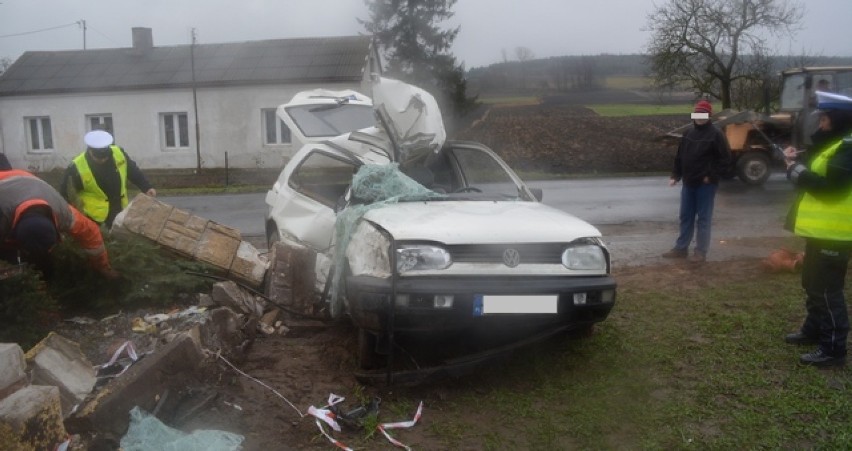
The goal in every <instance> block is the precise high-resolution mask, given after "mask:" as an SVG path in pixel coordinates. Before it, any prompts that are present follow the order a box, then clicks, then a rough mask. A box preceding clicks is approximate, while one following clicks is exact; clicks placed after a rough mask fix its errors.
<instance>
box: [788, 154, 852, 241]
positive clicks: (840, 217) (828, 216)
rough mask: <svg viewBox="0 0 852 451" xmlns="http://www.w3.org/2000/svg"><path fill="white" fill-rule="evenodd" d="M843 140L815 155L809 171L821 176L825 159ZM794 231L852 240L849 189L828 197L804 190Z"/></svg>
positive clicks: (824, 171) (826, 165)
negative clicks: (817, 195) (843, 192)
mask: <svg viewBox="0 0 852 451" xmlns="http://www.w3.org/2000/svg"><path fill="white" fill-rule="evenodd" d="M846 140H849V138H846ZM846 140H843V139H841V140H840V141H838V142H837V143H836V144H834V145H832V146H831V147H829V148H827V149H825V151H823V152H822V153H821V154H819V155H817V156H816V157H815V158H814V160H813V162H811V168H810V169H811V171H813V172H814V173H816V174H819V175H821V176H823V177H824V176H825V174H826V171H827V170H828V161H829V160H830V159H831V157H833V156H834V154H835V153H837V149H839V148H840V146H841V145H843V144H844V141H846ZM847 145H848V142H847ZM795 233H796V235H799V236H803V237H807V238H818V239H823V240H833V241H852V190H850V191H849V192H847V193H846V194H839V195H837V196H832V197H831V198H828V199H827V198H826V197H825V196H820V197H816V196H814V195H812V194H809V193H805V194H804V196H803V197H802V200H801V202H799V209H798V211H797V213H796V228H795Z"/></svg>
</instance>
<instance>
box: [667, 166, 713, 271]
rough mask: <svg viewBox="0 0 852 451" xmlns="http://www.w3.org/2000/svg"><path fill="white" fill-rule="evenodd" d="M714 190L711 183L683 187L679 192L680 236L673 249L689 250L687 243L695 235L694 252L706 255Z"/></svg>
mask: <svg viewBox="0 0 852 451" xmlns="http://www.w3.org/2000/svg"><path fill="white" fill-rule="evenodd" d="M716 188H717V186H716V185H715V184H712V183H702V184H701V185H698V186H687V185H683V187H682V188H681V190H680V234H679V235H678V237H677V241H676V242H675V246H674V247H675V249H681V250H687V249H689V243H691V242H692V236H693V234H695V235H696V237H695V252H699V253H701V254H703V255H707V250H708V249H709V248H710V223H711V222H712V220H713V201H714V200H715V199H716Z"/></svg>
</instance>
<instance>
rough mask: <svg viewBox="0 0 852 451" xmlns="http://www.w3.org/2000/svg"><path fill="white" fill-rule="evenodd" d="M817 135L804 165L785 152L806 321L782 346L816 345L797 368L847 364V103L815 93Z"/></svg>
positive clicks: (851, 204)
mask: <svg viewBox="0 0 852 451" xmlns="http://www.w3.org/2000/svg"><path fill="white" fill-rule="evenodd" d="M817 102H818V103H817V108H818V111H820V118H819V130H818V131H817V132H816V133H814V134H813V136H812V140H813V144H814V145H813V148H812V149H811V151H810V152H808V153H809V155H807V157H806V158H805V163H801V162H798V161H796V160H797V158H800V157H801V156H797V154H798V152H797V151H796V149H793V148H789V147H788V148H787V149H785V150H784V156H785V159H786V162H787V178H789V179H790V181H791V182H793V183H794V184H795V185H796V187H797V188H798V189H799V193H800V195H799V197H798V199H797V200H796V203H795V204H794V205H793V208H792V209H791V214H790V215H788V220H789V222H788V227H790V228H791V229H792V230H793V232H794V233H795V234H796V235H798V236H801V237H804V238H805V258H804V261H803V262H802V288H804V290H805V295H806V299H805V309H806V311H807V316H806V317H805V321H804V323H803V324H802V327H801V329H799V331H798V332H795V333H792V334H788V335H787V336H786V337H785V341H786V342H787V343H790V344H797V345H808V344H810V345H814V344H815V345H818V347H817V349H816V350H815V351H813V352H810V353H807V354H802V355H801V356H800V357H799V362H801V363H802V364H805V365H814V366H818V367H826V366H842V365H844V364H845V363H846V339H847V337H848V336H849V314H848V311H847V309H846V298H845V296H844V293H843V290H844V287H845V284H846V270H847V267H848V264H849V257H850V255H852V98H849V97H845V96H841V95H837V94H830V93H824V92H819V91H818V92H817Z"/></svg>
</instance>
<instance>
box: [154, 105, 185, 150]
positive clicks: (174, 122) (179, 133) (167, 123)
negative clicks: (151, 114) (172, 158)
mask: <svg viewBox="0 0 852 451" xmlns="http://www.w3.org/2000/svg"><path fill="white" fill-rule="evenodd" d="M160 141H161V142H162V143H163V147H164V148H165V149H184V148H188V147H189V120H188V119H187V115H186V113H162V114H160Z"/></svg>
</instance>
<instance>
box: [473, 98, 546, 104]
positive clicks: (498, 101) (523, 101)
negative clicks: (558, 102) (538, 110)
mask: <svg viewBox="0 0 852 451" xmlns="http://www.w3.org/2000/svg"><path fill="white" fill-rule="evenodd" d="M479 101H480V102H481V103H484V104H486V105H515V106H518V105H538V104H539V103H541V98H539V97H538V96H512V97H508V96H507V97H480V98H479Z"/></svg>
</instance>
